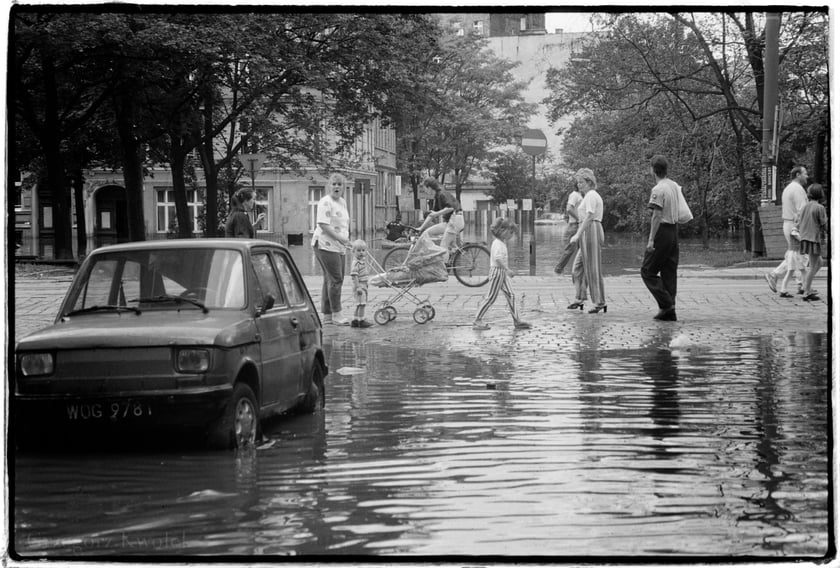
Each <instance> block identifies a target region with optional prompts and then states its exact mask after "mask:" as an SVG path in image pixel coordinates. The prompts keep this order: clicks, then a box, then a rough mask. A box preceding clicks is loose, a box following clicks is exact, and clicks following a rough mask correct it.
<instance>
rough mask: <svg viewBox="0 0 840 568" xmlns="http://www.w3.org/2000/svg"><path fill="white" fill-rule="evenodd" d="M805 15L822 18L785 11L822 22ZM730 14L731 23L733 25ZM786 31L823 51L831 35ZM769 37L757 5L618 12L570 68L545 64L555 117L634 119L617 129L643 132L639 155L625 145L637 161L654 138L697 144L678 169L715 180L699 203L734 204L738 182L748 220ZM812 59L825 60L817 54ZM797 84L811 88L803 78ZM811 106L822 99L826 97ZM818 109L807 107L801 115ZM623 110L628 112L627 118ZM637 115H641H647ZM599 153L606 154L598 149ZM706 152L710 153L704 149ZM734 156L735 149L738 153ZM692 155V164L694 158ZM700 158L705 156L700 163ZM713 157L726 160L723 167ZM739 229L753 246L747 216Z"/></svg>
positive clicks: (796, 22)
mask: <svg viewBox="0 0 840 568" xmlns="http://www.w3.org/2000/svg"><path fill="white" fill-rule="evenodd" d="M803 17H804V18H805V19H806V20H807V21H809V22H811V24H813V20H814V19H818V18H817V17H816V16H815V15H814V13H810V14H809V13H793V14H788V15H787V16H786V20H785V21H786V25H785V29H786V30H794V29H802V30H805V29H809V27H815V28H816V29H820V26H808V25H803V22H802V18H803ZM733 23H734V24H735V25H734V27H735V30H736V32H735V33H732V31H731V30H732V27H733V25H732V24H733ZM727 24H728V25H727ZM822 29H824V27H823V28H822ZM811 31H812V33H810V34H807V37H809V38H810V39H812V40H814V39H817V40H818V38H819V35H818V33H816V32H814V30H811ZM786 37H790V38H791V39H790V41H791V43H790V44H789V45H790V49H785V50H782V53H791V52H792V51H796V50H794V49H793V46H794V45H796V46H798V49H804V50H811V51H814V50H816V51H817V52H820V50H822V49H824V45H825V42H820V41H816V44H817V46H816V47H814V46H810V47H806V46H805V44H804V43H800V42H802V40H803V39H804V38H805V34H804V32H803V33H802V34H790V33H788V34H787V35H786ZM763 47H764V46H763V38H762V34H761V33H758V32H757V31H756V15H755V14H753V13H745V14H736V13H726V14H712V13H703V14H690V13H689V14H683V13H676V12H675V13H671V14H668V15H665V14H660V15H658V16H655V17H651V18H646V19H642V18H640V17H639V16H638V15H628V14H617V15H614V16H613V21H612V28H611V31H610V32H609V33H607V34H606V35H604V36H603V37H601V38H599V40H598V41H595V42H593V43H592V44H590V45H589V46H587V47H585V48H584V49H583V50H581V52H580V53H576V54H575V55H574V57H573V58H572V61H570V63H569V65H568V66H567V67H566V68H564V69H562V70H561V69H554V70H551V71H550V72H549V74H548V82H549V86H550V89H551V95H550V96H549V97H548V99H547V101H546V102H547V104H548V105H549V106H550V109H551V117H552V119H555V120H556V119H557V118H559V117H560V116H561V115H565V114H569V113H573V112H582V113H598V118H599V119H600V120H601V121H602V122H604V123H605V125H607V124H608V125H609V126H611V127H614V126H615V125H616V124H622V123H624V124H627V125H634V128H637V130H636V131H635V132H632V131H616V130H615V129H613V130H611V133H612V134H613V137H614V138H615V139H617V141H616V143H617V145H619V147H620V146H621V144H622V143H631V144H632V142H631V141H633V140H634V139H636V138H639V135H641V138H640V140H641V141H643V142H644V143H646V144H647V148H644V146H645V144H642V148H641V155H640V154H639V153H635V154H633V153H632V152H633V151H634V150H633V149H632V148H629V150H630V152H631V155H633V156H634V160H635V161H638V162H639V163H643V164H645V163H646V159H647V158H649V157H650V155H651V154H652V153H654V152H655V151H656V150H657V144H661V145H659V146H658V147H659V148H660V149H662V150H665V151H664V152H661V153H666V154H672V155H673V153H674V148H676V149H678V150H679V151H681V152H683V151H685V150H687V149H688V148H693V149H694V150H693V151H692V152H689V153H685V154H683V155H682V157H683V158H685V160H686V164H685V166H686V167H685V168H684V171H683V172H680V173H685V174H687V175H688V179H689V180H691V181H692V183H694V184H695V187H696V188H697V187H706V188H709V189H708V191H709V193H708V194H704V193H702V192H699V191H698V195H700V197H701V200H702V203H705V204H717V203H719V204H721V205H723V204H726V206H729V205H731V204H732V201H731V200H730V199H728V198H727V197H728V194H729V193H731V192H736V193H737V194H738V201H737V204H736V205H734V211H736V212H737V213H738V216H739V217H740V219H742V220H745V221H746V220H748V219H750V217H751V212H752V211H753V210H754V207H755V200H754V194H755V192H754V190H753V188H752V187H751V186H750V180H752V179H753V178H754V177H755V176H754V172H755V171H756V170H757V169H758V164H757V162H754V163H753V165H752V167H751V166H750V162H749V160H750V158H751V157H752V156H755V155H756V148H757V145H758V142H760V140H761V129H760V126H759V124H760V118H761V110H762V109H761V106H760V105H761V103H762V101H763V97H762V96H761V93H763V87H764V85H763V63H762V61H763ZM783 57H784V55H783ZM815 59H816V60H817V61H823V62H825V61H826V59H824V58H821V57H815ZM812 66H813V67H814V68H819V65H814V63H813V62H812ZM794 75H795V74H790V73H789V74H788V76H794ZM796 91H797V92H799V93H802V92H805V90H804V89H803V88H798V89H796ZM810 92H811V93H814V94H813V95H812V96H811V98H812V100H814V101H815V102H816V101H819V100H822V101H824V100H825V99H824V98H823V97H822V93H823V91H821V90H820V89H815V88H813V87H812V88H811V90H810ZM826 92H827V91H826ZM815 107H817V108H820V107H821V104H815ZM634 115H635V116H634ZM818 115H819V114H818V112H814V113H813V114H812V113H802V117H803V118H802V119H800V120H799V121H798V122H799V123H800V124H801V123H802V120H806V119H808V120H811V119H812V117H814V116H818ZM622 117H626V118H627V120H626V122H623V119H622ZM639 117H644V122H643V123H640V122H639V120H638V119H639ZM723 126H726V128H725V130H721V127H723ZM788 127H790V125H789V126H788ZM675 129H676V130H678V131H679V136H678V138H677V139H674V138H673V137H668V136H666V134H667V131H668V130H672V131H673V130H675ZM710 133H712V136H711V137H709V136H708V135H709V134H710ZM714 133H719V135H718V134H714ZM704 139H705V142H704ZM783 140H784V136H783ZM666 141H667V142H668V143H667V144H662V143H663V142H666ZM712 141H714V143H711V142H712ZM675 144H676V145H675ZM636 146H638V144H636ZM567 147H568V144H567ZM639 150H640V149H638V148H637V149H636V150H635V152H639ZM596 153H600V154H603V152H602V151H600V150H598V149H596ZM700 153H703V154H705V155H704V156H702V157H701V156H700ZM566 154H569V152H566ZM715 156H717V158H716V157H715ZM730 156H734V157H735V158H736V159H735V160H734V161H732V160H730V159H729V157H730ZM690 164H694V165H693V166H691V167H688V166H689V165H690ZM699 164H706V166H705V167H703V168H701V167H699ZM715 164H718V165H721V166H725V167H726V168H728V169H725V170H720V169H717V168H716V167H714V166H715ZM701 171H705V172H707V173H708V174H710V175H714V176H715V177H714V178H713V179H711V180H706V181H704V180H703V179H701V178H698V179H695V178H694V176H698V175H699V173H700V172H701ZM599 179H600V176H599ZM605 201H606V200H605ZM727 213H729V216H731V213H732V211H723V210H719V211H710V212H709V215H704V217H703V218H704V219H705V220H711V219H713V218H715V217H717V218H719V219H722V218H723V217H725V216H726V214H727ZM704 229H705V227H704ZM743 229H744V242H745V248H750V245H749V237H750V234H749V227H748V223H747V222H744V223H743Z"/></svg>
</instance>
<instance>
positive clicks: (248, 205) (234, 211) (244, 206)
mask: <svg viewBox="0 0 840 568" xmlns="http://www.w3.org/2000/svg"><path fill="white" fill-rule="evenodd" d="M231 201H232V207H231V210H230V215H228V218H227V222H226V223H225V237H228V238H243V239H253V238H254V237H255V236H256V231H255V229H256V227H257V226H259V224H260V223H262V220H263V219H264V218H265V213H260V214H259V215H258V216H257V220H256V221H254V222H253V223H251V217H250V216H249V215H248V213H249V212H251V211H253V210H254V205H255V201H254V192H253V191H251V190H250V189H240V190H238V191H237V192H236V193H234V194H233V199H232V200H231Z"/></svg>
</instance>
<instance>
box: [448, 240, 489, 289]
mask: <svg viewBox="0 0 840 568" xmlns="http://www.w3.org/2000/svg"><path fill="white" fill-rule="evenodd" d="M452 272H453V273H454V274H455V278H457V279H458V282H460V283H461V284H463V285H464V286H470V287H478V286H484V285H485V284H487V281H488V280H490V250H489V249H488V248H487V247H486V246H484V245H480V244H478V243H467V244H465V245H464V246H463V247H461V248H460V249H458V250H457V251H455V257H454V258H453V259H452Z"/></svg>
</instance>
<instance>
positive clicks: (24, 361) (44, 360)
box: [18, 353, 55, 377]
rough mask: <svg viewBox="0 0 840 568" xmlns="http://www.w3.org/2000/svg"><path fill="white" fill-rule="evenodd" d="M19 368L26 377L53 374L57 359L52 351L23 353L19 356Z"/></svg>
mask: <svg viewBox="0 0 840 568" xmlns="http://www.w3.org/2000/svg"><path fill="white" fill-rule="evenodd" d="M18 368H19V369H20V374H21V375H23V376H24V377H38V376H41V375H52V373H53V371H55V359H54V358H53V355H52V353H23V354H22V355H19V356H18Z"/></svg>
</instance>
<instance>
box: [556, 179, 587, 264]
mask: <svg viewBox="0 0 840 568" xmlns="http://www.w3.org/2000/svg"><path fill="white" fill-rule="evenodd" d="M581 201H583V196H582V195H581V194H580V192H579V191H578V190H577V189H573V190H572V192H571V193H570V194H569V199H567V200H566V217H567V218H568V226H567V227H566V234H567V235H568V236H569V238H570V239H571V237H572V235H574V234H575V233H577V230H578V223H579V222H580V219H578V207H579V206H580V203H581ZM577 249H578V245H577V243H572V242H567V243H566V247H565V248H564V249H563V253H562V254H561V255H560V260H559V261H558V262H557V265H556V266H555V267H554V272H555V273H556V274H562V273H563V269H564V268H566V265H567V264H568V263H569V261H570V260H572V259H573V258H574V257H575V253H577Z"/></svg>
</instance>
